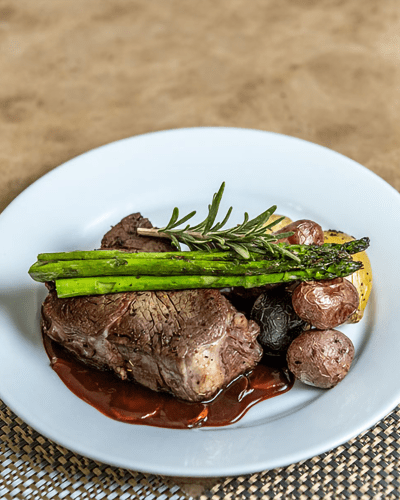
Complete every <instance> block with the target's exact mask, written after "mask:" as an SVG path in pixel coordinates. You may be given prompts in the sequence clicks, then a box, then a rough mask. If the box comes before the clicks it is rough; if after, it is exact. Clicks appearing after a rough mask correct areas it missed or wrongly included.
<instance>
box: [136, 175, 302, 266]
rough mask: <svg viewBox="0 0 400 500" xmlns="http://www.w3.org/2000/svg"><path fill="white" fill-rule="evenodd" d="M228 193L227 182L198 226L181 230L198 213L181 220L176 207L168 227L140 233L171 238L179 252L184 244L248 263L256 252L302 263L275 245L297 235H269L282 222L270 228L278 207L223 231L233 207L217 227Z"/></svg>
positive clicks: (295, 256)
mask: <svg viewBox="0 0 400 500" xmlns="http://www.w3.org/2000/svg"><path fill="white" fill-rule="evenodd" d="M224 189H225V182H223V183H222V184H221V187H220V188H219V190H218V192H217V193H215V194H214V196H213V199H212V202H211V204H210V205H208V215H207V217H206V218H205V219H204V220H203V221H202V222H200V223H199V224H197V225H195V226H190V224H187V225H186V226H185V227H184V228H179V226H182V224H184V223H185V222H187V221H188V220H189V219H191V218H192V217H193V216H194V215H195V214H196V211H193V212H190V213H189V214H188V215H186V216H185V217H182V218H181V219H179V209H178V208H177V207H175V208H174V210H173V212H172V216H171V218H170V220H169V222H168V224H167V225H166V226H165V227H163V228H161V229H153V230H152V229H142V228H139V229H138V233H139V234H142V235H143V236H159V237H164V238H169V239H171V240H172V244H173V245H174V246H175V247H176V248H177V249H178V250H181V245H180V244H181V243H183V244H185V245H187V246H188V247H189V249H190V250H192V251H193V250H203V251H205V250H206V251H211V250H215V249H218V250H228V251H233V252H235V253H236V254H237V255H238V256H239V257H240V258H242V259H246V260H248V259H250V258H251V253H252V252H253V253H254V252H255V253H260V254H263V255H269V256H276V255H279V254H280V255H283V256H285V257H288V258H290V259H293V260H295V261H297V262H299V261H300V259H299V257H298V256H297V255H295V254H294V253H292V252H290V251H289V250H288V249H287V248H285V246H284V245H279V246H278V245H273V243H275V242H276V241H277V240H278V239H282V238H286V237H289V236H291V235H292V234H293V233H289V232H288V233H281V234H279V238H278V237H276V236H274V235H273V234H270V233H267V232H266V230H267V229H271V228H272V227H273V226H275V225H276V224H278V223H279V222H280V221H281V220H282V218H280V219H277V220H275V221H273V222H271V223H270V224H267V222H268V219H269V218H270V217H271V215H272V214H273V213H274V212H275V210H276V208H277V207H276V205H273V206H272V207H270V208H269V209H268V210H265V212H263V213H262V214H260V215H258V216H257V217H255V218H254V219H249V214H248V213H247V212H245V214H244V220H243V222H242V223H241V224H238V225H237V226H234V227H232V228H230V229H223V227H224V226H225V225H226V223H227V222H228V219H229V217H230V215H231V213H232V207H230V208H229V210H228V212H227V214H226V215H225V217H224V218H223V220H222V222H217V223H215V220H216V218H217V215H218V210H219V206H220V203H221V199H222V195H223V193H224Z"/></svg>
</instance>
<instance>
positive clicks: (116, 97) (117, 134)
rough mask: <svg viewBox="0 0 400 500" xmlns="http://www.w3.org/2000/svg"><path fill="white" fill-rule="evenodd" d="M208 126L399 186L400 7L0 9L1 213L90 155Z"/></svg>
mask: <svg viewBox="0 0 400 500" xmlns="http://www.w3.org/2000/svg"><path fill="white" fill-rule="evenodd" d="M208 125H210V126H220V125H221V126H237V127H249V128H256V129H262V130H270V131H275V132H282V133H284V134H289V135H294V136H296V137H301V138H303V139H307V140H309V141H312V142H316V143H318V144H322V145H324V146H327V147H329V148H332V149H334V150H336V151H339V152H341V153H343V154H345V155H347V156H349V157H351V158H353V159H355V160H357V161H359V162H360V163H362V164H364V165H365V166H367V167H368V168H371V169H372V170H374V171H375V172H376V173H378V174H379V175H381V176H382V177H383V178H384V179H385V180H387V181H388V182H390V183H391V184H392V185H393V186H395V187H396V188H397V189H400V2H399V1H398V0H385V1H381V0H363V1H362V2H360V1H359V0H343V1H340V0H279V1H276V0H264V1H261V0H252V1H246V0H219V1H215V0H198V1H194V0H136V1H129V0H124V1H122V0H115V1H112V0H102V1H98V0H85V1H82V0H57V1H50V0H47V1H46V0H35V1H34V2H33V1H29V0H18V1H15V0H0V146H1V147H0V211H1V210H2V209H4V208H5V207H6V206H7V204H8V203H9V202H10V201H11V200H12V199H13V198H14V197H15V196H17V195H18V194H19V193H20V192H21V191H22V190H23V189H24V188H25V187H27V186H28V185H29V184H31V183H32V182H34V181H35V180H36V179H37V178H39V177H40V176H41V175H43V174H45V173H46V172H48V171H49V170H51V169H52V168H54V167H55V166H57V165H59V164H60V163H62V162H64V161H66V160H68V159H70V158H72V157H74V156H76V155H78V154H80V153H83V152H84V151H87V150H89V149H91V148H94V147H96V146H100V145H102V144H105V143H107V142H111V141H114V140H116V139H121V138H123V137H128V136H131V135H135V134H142V133H145V132H149V131H154V130H162V129H169V128H177V127H193V126H208Z"/></svg>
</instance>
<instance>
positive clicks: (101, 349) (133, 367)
mask: <svg viewBox="0 0 400 500" xmlns="http://www.w3.org/2000/svg"><path fill="white" fill-rule="evenodd" d="M138 227H148V228H151V227H152V225H151V223H150V221H149V220H148V219H145V218H143V217H142V216H141V215H140V214H139V213H136V214H132V215H129V216H127V217H125V218H124V219H122V221H121V222H119V223H118V224H116V225H115V226H114V227H113V228H112V229H111V230H110V231H109V232H108V233H106V234H105V236H104V237H103V239H102V242H101V248H116V249H126V250H129V251H136V252H155V251H158V252H162V251H172V250H174V249H173V247H172V246H171V245H170V243H169V242H168V241H166V240H163V239H156V238H148V237H143V236H140V235H138V234H137V231H136V229H137V228H138ZM49 288H50V293H49V295H48V296H47V298H46V299H45V301H44V303H43V306H42V330H43V333H44V334H46V335H48V336H49V337H50V338H51V339H53V340H54V341H56V342H58V343H60V344H62V345H63V346H64V347H66V348H67V349H68V350H69V351H70V352H72V353H73V354H74V355H75V356H76V357H77V358H78V359H79V360H81V361H83V362H84V363H86V364H89V365H92V366H95V367H97V368H100V369H109V370H112V371H114V372H115V373H116V374H117V375H118V376H119V377H120V378H122V379H132V380H136V381H137V382H139V383H141V384H142V385H144V386H146V387H149V388H151V389H153V390H155V391H168V392H171V393H172V394H174V395H175V396H177V397H179V398H181V399H185V400H188V401H201V400H206V399H209V398H211V397H212V396H213V395H214V394H215V393H216V392H218V390H219V389H221V388H222V387H223V386H225V385H226V384H228V383H229V382H230V381H231V380H233V379H234V378H236V377H237V376H238V375H240V374H241V373H243V372H245V371H246V370H249V369H251V368H253V367H254V366H255V365H256V364H257V363H258V361H259V360H260V358H261V355H262V350H261V346H260V345H259V344H258V342H257V335H258V333H259V326H258V325H257V323H256V322H254V321H252V320H251V321H248V320H247V319H246V318H245V316H244V315H243V314H241V313H239V312H238V311H237V310H236V309H235V308H234V307H233V306H232V304H231V303H230V302H229V301H228V300H227V299H226V298H225V297H224V296H223V295H222V294H221V293H220V292H219V291H218V290H179V291H169V292H127V293H118V294H108V295H98V296H87V297H74V298H68V299H59V298H58V297H57V295H56V292H55V290H54V287H52V286H51V285H50V286H49Z"/></svg>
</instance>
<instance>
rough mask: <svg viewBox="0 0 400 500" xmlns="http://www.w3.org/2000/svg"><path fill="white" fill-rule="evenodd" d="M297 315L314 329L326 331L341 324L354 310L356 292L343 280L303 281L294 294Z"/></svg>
mask: <svg viewBox="0 0 400 500" xmlns="http://www.w3.org/2000/svg"><path fill="white" fill-rule="evenodd" d="M292 303H293V308H294V310H295V312H296V314H297V315H298V316H299V317H300V318H301V319H303V320H304V321H307V323H310V324H311V325H312V326H314V327H315V328H319V329H321V330H326V329H329V328H335V327H336V326H338V325H341V324H343V323H344V322H345V321H347V319H348V318H349V317H350V316H351V315H352V314H353V313H354V311H356V310H357V308H358V304H359V297H358V292H357V289H356V288H355V286H354V285H353V284H352V283H350V281H348V280H346V279H344V278H336V279H333V280H323V281H303V282H302V283H300V284H299V285H298V286H297V287H296V288H295V289H294V291H293V295H292Z"/></svg>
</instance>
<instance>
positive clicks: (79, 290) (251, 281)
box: [55, 260, 362, 298]
mask: <svg viewBox="0 0 400 500" xmlns="http://www.w3.org/2000/svg"><path fill="white" fill-rule="evenodd" d="M361 265H362V264H361V263H360V262H354V261H352V260H350V261H347V262H345V261H341V262H338V263H333V264H330V265H328V266H321V265H316V266H314V267H312V268H308V269H297V270H293V271H287V272H281V273H272V274H262V275H256V276H218V277H217V276H136V277H135V276H103V277H88V278H67V279H56V280H55V285H56V290H57V295H58V297H59V298H67V297H77V296H81V295H99V294H105V293H118V292H127V291H146V290H182V289H188V288H225V287H231V286H242V287H245V288H252V287H255V286H262V285H266V284H271V283H286V282H290V281H296V280H303V281H304V280H322V279H333V278H337V277H343V276H348V275H350V274H352V273H353V272H355V271H357V270H358V269H360V267H361Z"/></svg>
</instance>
